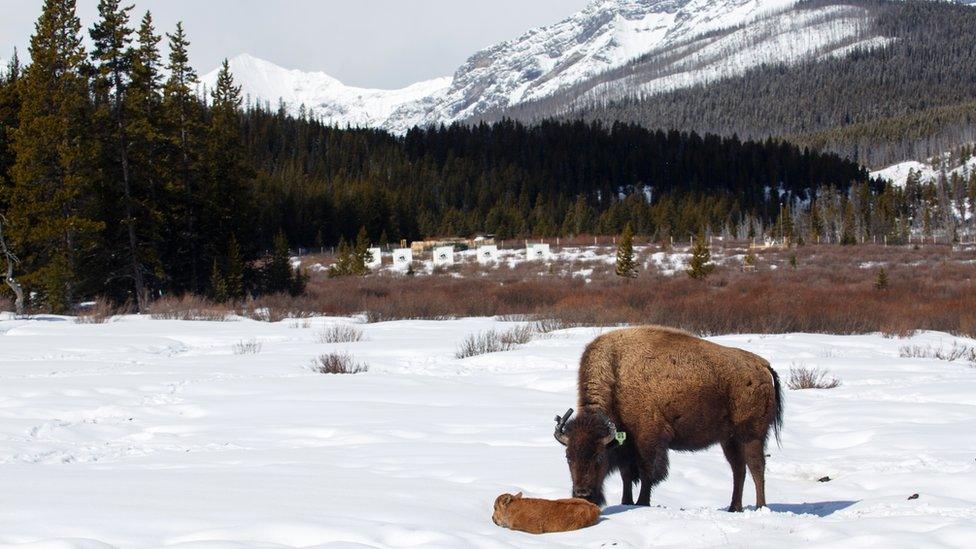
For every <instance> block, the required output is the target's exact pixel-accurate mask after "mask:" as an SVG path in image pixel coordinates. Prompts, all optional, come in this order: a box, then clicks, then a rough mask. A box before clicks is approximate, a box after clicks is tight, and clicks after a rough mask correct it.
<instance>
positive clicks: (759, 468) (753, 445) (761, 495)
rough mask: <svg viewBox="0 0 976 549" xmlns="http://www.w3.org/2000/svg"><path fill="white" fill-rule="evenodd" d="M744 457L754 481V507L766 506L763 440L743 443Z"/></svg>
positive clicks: (764, 448) (764, 446)
mask: <svg viewBox="0 0 976 549" xmlns="http://www.w3.org/2000/svg"><path fill="white" fill-rule="evenodd" d="M745 458H746V463H747V464H748V465H749V474H750V475H752V481H753V482H754V483H756V508H759V507H765V506H766V444H765V442H764V441H763V440H760V439H757V440H751V441H749V442H747V443H745Z"/></svg>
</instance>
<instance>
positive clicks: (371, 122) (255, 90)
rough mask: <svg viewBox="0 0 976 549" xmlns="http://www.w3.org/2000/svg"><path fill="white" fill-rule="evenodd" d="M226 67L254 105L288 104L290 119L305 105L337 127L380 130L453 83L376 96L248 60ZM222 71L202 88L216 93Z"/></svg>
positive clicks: (328, 78) (376, 93) (380, 92)
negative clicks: (400, 111)
mask: <svg viewBox="0 0 976 549" xmlns="http://www.w3.org/2000/svg"><path fill="white" fill-rule="evenodd" d="M228 64H229V66H230V71H231V73H232V74H233V75H234V79H235V81H237V82H238V83H239V84H240V85H241V86H242V88H243V91H244V93H246V94H248V95H250V96H251V98H252V99H253V100H257V101H261V102H268V103H270V104H271V106H272V107H274V106H276V105H277V103H278V101H279V100H280V101H284V102H285V104H286V106H287V107H288V108H289V109H290V110H291V112H292V113H297V112H298V110H299V108H300V107H301V106H302V105H304V106H305V108H306V109H308V111H309V112H310V113H313V114H314V115H316V116H318V117H320V118H322V119H323V120H325V121H328V122H331V123H335V124H338V125H346V124H349V125H352V126H382V125H384V124H385V122H386V121H387V119H389V117H390V115H391V114H392V113H393V112H394V111H396V110H397V109H398V108H400V107H401V106H403V105H405V104H409V103H415V102H418V101H421V100H423V99H424V98H427V97H431V96H436V95H438V94H440V93H443V91H444V90H446V89H447V87H448V85H450V83H451V79H450V78H437V79H434V80H428V81H426V82H418V83H416V84H413V85H411V86H407V87H406V88H402V89H399V90H377V89H368V88H356V87H352V86H346V85H345V84H343V83H342V82H340V81H339V80H337V79H335V78H333V77H331V76H329V75H328V74H325V73H324V72H303V71H299V70H289V69H284V68H282V67H279V66H278V65H275V64H274V63H271V62H269V61H264V60H262V59H258V58H256V57H253V56H251V55H247V54H243V55H238V56H237V57H234V58H232V59H230V60H229V61H228ZM218 71H219V69H218V70H214V71H212V72H210V73H208V74H206V75H204V76H203V77H202V78H201V79H200V81H201V83H202V84H203V85H204V86H206V87H207V88H211V87H213V85H214V84H215V83H216V81H217V73H218Z"/></svg>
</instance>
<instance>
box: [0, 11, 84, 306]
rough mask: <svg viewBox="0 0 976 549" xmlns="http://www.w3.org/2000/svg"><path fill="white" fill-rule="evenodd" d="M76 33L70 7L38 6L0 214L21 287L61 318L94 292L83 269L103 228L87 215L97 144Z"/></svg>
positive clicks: (82, 56)
mask: <svg viewBox="0 0 976 549" xmlns="http://www.w3.org/2000/svg"><path fill="white" fill-rule="evenodd" d="M80 31H81V23H80V22H79V21H78V17H77V16H76V14H75V2H74V0H45V2H44V7H43V9H42V13H41V17H40V19H39V20H38V22H37V26H36V31H35V33H34V35H33V36H32V37H31V43H30V57H31V64H30V66H28V67H27V68H26V69H25V70H24V73H23V76H22V79H21V82H20V86H19V87H20V92H21V108H20V112H19V127H18V129H17V132H16V133H15V137H14V151H15V153H16V156H17V158H16V162H15V164H14V166H13V168H12V170H11V175H12V179H13V185H12V188H11V190H10V206H9V209H8V212H7V215H8V218H9V221H10V234H9V238H10V241H9V242H8V244H9V245H10V246H11V248H13V249H14V251H15V252H16V253H17V255H18V256H19V257H20V259H21V261H22V266H23V269H24V271H25V274H24V276H23V277H22V278H21V282H22V283H23V284H24V286H25V287H26V288H27V289H30V290H31V291H35V292H37V293H38V295H39V298H40V300H41V301H43V302H44V303H45V304H46V305H47V307H48V308H49V309H51V310H52V311H54V312H65V311H67V310H68V309H69V308H70V306H71V305H72V303H73V301H74V300H75V299H76V298H77V297H78V296H79V293H81V292H82V291H83V289H82V286H83V285H85V284H86V283H89V284H90V285H95V284H98V281H97V277H98V270H97V269H96V268H94V267H93V266H92V265H91V264H90V261H91V257H92V255H93V254H92V252H93V249H94V246H95V244H96V238H97V236H98V234H99V233H100V231H101V230H102V228H103V224H102V223H101V222H99V221H98V220H96V219H95V218H94V216H93V212H92V207H91V197H92V196H93V194H94V193H93V189H92V188H91V184H92V182H93V181H94V180H95V179H96V178H95V171H96V169H97V168H96V154H97V144H96V143H95V142H94V140H92V139H91V138H90V128H91V120H90V114H91V113H90V106H89V102H88V79H87V77H86V73H87V68H86V59H85V51H84V48H83V47H82V43H81V36H80ZM89 289H91V288H89Z"/></svg>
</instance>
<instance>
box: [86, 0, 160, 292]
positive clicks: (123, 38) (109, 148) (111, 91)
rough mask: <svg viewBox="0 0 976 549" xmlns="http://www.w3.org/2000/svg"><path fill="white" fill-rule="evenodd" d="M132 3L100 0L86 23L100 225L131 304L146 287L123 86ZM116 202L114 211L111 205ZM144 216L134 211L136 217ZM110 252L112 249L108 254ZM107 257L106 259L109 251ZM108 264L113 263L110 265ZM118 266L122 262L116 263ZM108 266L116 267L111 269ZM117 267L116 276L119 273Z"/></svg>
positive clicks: (126, 84) (140, 200)
mask: <svg viewBox="0 0 976 549" xmlns="http://www.w3.org/2000/svg"><path fill="white" fill-rule="evenodd" d="M131 9H132V6H128V7H121V6H120V3H119V0H100V1H99V3H98V14H99V20H98V21H97V22H96V23H95V25H94V26H93V27H92V29H91V33H90V34H91V38H92V44H93V48H92V57H93V59H94V61H95V76H94V81H93V88H94V90H95V105H96V107H95V123H96V126H97V128H98V131H99V134H100V136H101V139H102V145H101V150H102V155H103V158H104V162H103V166H104V167H103V177H104V181H103V183H104V186H105V188H103V190H102V196H103V198H104V199H105V201H106V204H105V205H104V209H103V214H102V218H103V219H106V220H108V226H107V227H106V232H107V234H106V241H107V242H106V246H107V247H108V248H109V249H114V248H115V247H116V246H117V245H118V246H119V247H122V248H124V249H125V250H126V252H127V253H126V254H125V257H126V260H125V261H124V263H125V264H126V265H125V267H124V272H125V273H126V275H125V276H124V277H123V278H125V279H128V280H131V282H132V284H133V287H132V290H133V293H134V294H135V298H136V306H137V310H139V311H143V310H145V308H146V306H147V301H148V299H149V292H148V289H147V287H146V282H145V276H144V275H145V273H147V272H151V271H152V269H151V268H150V267H149V266H148V264H149V263H151V260H147V259H146V256H149V257H151V255H152V252H151V251H150V252H146V251H145V250H144V249H143V245H142V243H141V238H140V233H141V232H142V228H141V227H140V226H139V222H138V221H137V217H136V213H137V212H138V213H140V214H142V213H143V212H142V211H140V210H141V209H142V208H141V207H140V205H144V204H145V203H146V200H145V198H144V197H143V196H141V195H142V194H143V193H142V192H141V191H142V190H143V186H142V185H140V186H139V187H136V185H135V181H134V176H133V171H134V170H133V166H132V163H131V160H130V156H131V154H132V146H133V143H132V139H131V130H132V128H131V124H132V123H133V117H132V115H131V112H130V108H131V106H132V105H131V102H130V99H129V88H130V84H131V82H132V71H133V63H134V57H135V54H134V52H133V50H132V47H131V45H130V44H131V42H132V34H133V30H132V29H131V28H130V27H129V11H130V10H131ZM120 206H121V211H120V215H115V211H116V210H117V209H119V207H120ZM149 217H150V216H146V215H140V216H139V218H141V219H148V218H149ZM113 255H114V254H113ZM109 261H111V256H110V259H109ZM113 267H114V266H113ZM119 267H122V266H119ZM110 272H113V273H114V272H116V271H115V269H112V271H110ZM121 274H122V273H118V275H116V276H121Z"/></svg>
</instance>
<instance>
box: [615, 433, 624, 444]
mask: <svg viewBox="0 0 976 549" xmlns="http://www.w3.org/2000/svg"><path fill="white" fill-rule="evenodd" d="M616 439H617V444H623V443H624V441H625V440H627V433H625V432H623V431H617V436H616Z"/></svg>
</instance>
